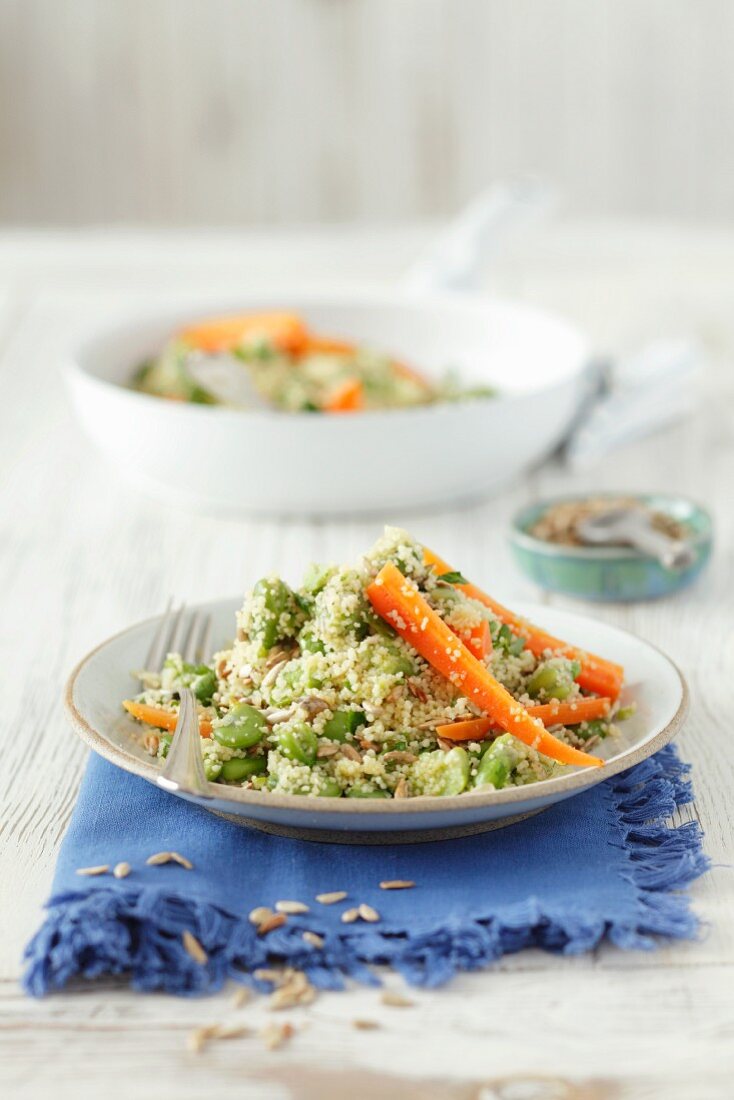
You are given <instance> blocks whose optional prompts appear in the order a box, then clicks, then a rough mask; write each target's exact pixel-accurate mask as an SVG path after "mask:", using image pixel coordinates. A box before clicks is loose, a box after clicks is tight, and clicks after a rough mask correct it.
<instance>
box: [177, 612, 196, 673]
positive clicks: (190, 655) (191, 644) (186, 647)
mask: <svg viewBox="0 0 734 1100" xmlns="http://www.w3.org/2000/svg"><path fill="white" fill-rule="evenodd" d="M200 622H201V615H200V613H199V612H198V611H194V612H193V614H192V616H191V620H190V622H189V628H188V630H187V631H186V641H185V642H184V643H183V646H182V647H181V656H182V657H183V659H184V661H187V662H188V663H189V664H196V658H197V653H198V649H199V647H198V644H197V643H198V636H199V632H200Z"/></svg>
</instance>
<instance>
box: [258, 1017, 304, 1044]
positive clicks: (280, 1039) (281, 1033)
mask: <svg viewBox="0 0 734 1100" xmlns="http://www.w3.org/2000/svg"><path fill="white" fill-rule="evenodd" d="M295 1030H296V1029H295V1028H294V1027H293V1024H287V1023H286V1024H268V1026H267V1027H264V1028H263V1029H262V1031H261V1032H260V1038H261V1039H262V1041H263V1042H264V1043H265V1046H266V1047H267V1048H268V1050H277V1049H278V1047H280V1046H282V1045H283V1043H284V1042H286V1040H287V1039H291V1038H292V1037H293V1035H295Z"/></svg>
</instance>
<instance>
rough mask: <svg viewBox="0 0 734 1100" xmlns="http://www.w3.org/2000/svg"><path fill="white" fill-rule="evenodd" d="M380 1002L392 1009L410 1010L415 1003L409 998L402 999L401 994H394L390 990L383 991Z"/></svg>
mask: <svg viewBox="0 0 734 1100" xmlns="http://www.w3.org/2000/svg"><path fill="white" fill-rule="evenodd" d="M380 1000H381V1001H382V1003H383V1004H384V1005H391V1006H392V1007H393V1008H411V1007H412V1005H414V1004H415V1001H411V1000H410V998H409V997H404V996H403V995H402V993H395V992H394V991H393V990H392V989H386V990H384V992H383V994H382V996H381V998H380Z"/></svg>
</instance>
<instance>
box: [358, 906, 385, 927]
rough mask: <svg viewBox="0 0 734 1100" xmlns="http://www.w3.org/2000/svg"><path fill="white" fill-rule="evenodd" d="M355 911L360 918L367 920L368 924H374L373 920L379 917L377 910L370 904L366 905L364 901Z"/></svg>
mask: <svg viewBox="0 0 734 1100" xmlns="http://www.w3.org/2000/svg"><path fill="white" fill-rule="evenodd" d="M357 912H358V913H359V915H360V917H361V918H362V920H366V921H369V923H370V924H374V923H375V921H378V920H379V919H380V914H379V913H378V912H377V910H376V909H373V908H372V906H371V905H367V904H366V903H365V902H362V904H361V905H360V907H359V909H358V910H357Z"/></svg>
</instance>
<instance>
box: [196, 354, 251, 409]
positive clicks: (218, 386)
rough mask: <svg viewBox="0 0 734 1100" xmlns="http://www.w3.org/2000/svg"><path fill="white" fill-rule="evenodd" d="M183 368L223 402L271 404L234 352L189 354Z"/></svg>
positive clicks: (242, 406)
mask: <svg viewBox="0 0 734 1100" xmlns="http://www.w3.org/2000/svg"><path fill="white" fill-rule="evenodd" d="M186 370H187V372H188V374H189V376H190V377H191V378H193V380H194V381H195V382H196V384H197V385H198V386H201V388H202V389H204V390H206V392H207V393H209V394H211V395H212V397H216V399H217V401H221V403H222V404H223V405H230V406H232V407H233V408H237V409H268V408H272V406H270V405H268V403H267V402H266V401H265V400H264V399H263V397H262V396H261V395H260V394H259V393H258V391H257V390H256V389H255V387H254V385H253V384H252V378H251V376H250V371H249V370H248V368H247V365H246V364H245V363H243V362H241V360H239V359H236V358H235V357H234V356H233V355H199V354H192V355H190V356H189V358H188V360H187V363H186Z"/></svg>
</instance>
